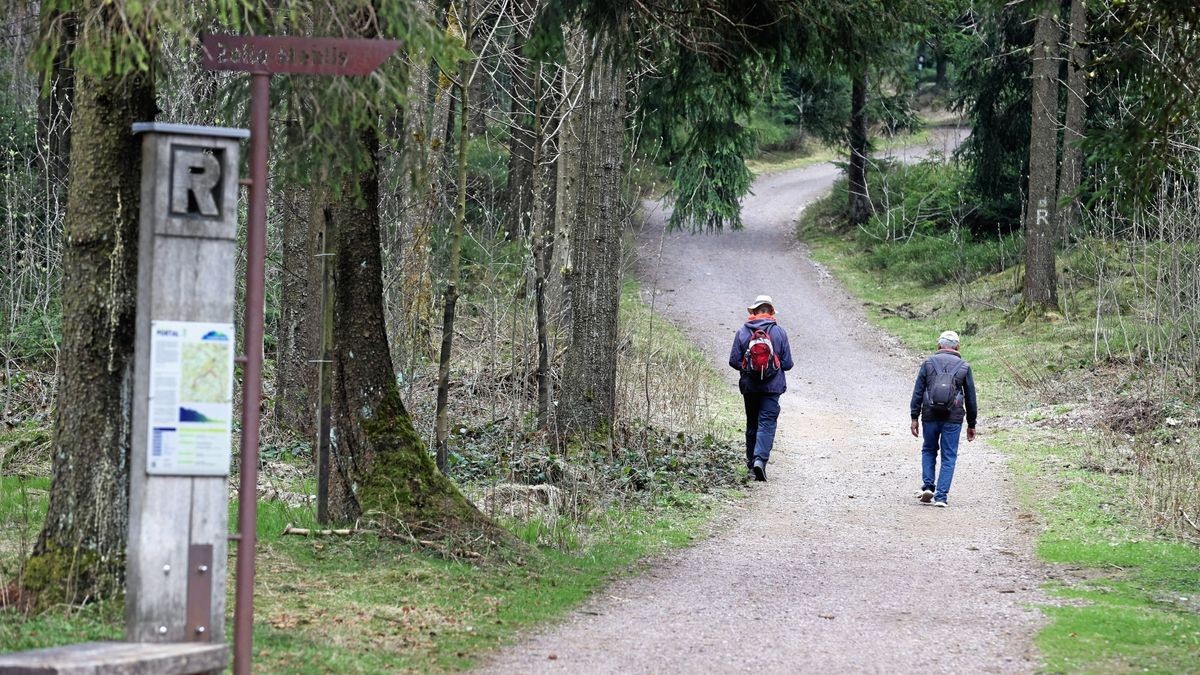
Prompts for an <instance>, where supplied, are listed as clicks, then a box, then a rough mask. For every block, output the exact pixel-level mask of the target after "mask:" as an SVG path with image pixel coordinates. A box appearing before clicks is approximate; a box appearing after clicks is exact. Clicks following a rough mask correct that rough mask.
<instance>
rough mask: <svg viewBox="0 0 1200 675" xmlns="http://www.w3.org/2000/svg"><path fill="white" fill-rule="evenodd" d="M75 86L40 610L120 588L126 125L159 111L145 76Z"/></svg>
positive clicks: (40, 550)
mask: <svg viewBox="0 0 1200 675" xmlns="http://www.w3.org/2000/svg"><path fill="white" fill-rule="evenodd" d="M77 84H78V87H77V88H76V92H75V106H74V107H75V110H74V114H73V116H72V125H73V127H74V132H75V133H74V134H73V139H72V145H71V158H70V186H69V188H68V196H67V218H66V226H65V232H64V234H65V241H66V246H65V248H64V250H63V280H62V305H63V318H62V326H63V330H62V333H63V335H62V347H61V350H60V352H59V373H60V376H59V383H58V399H57V401H56V405H55V417H54V441H53V458H52V460H53V476H52V479H51V487H50V505H49V510H48V512H47V513H46V520H45V523H44V525H43V526H42V531H41V534H40V536H39V537H38V541H37V545H36V546H35V548H34V552H33V555H32V557H31V558H30V559H29V561H28V562H27V563H26V565H25V570H24V582H25V584H26V585H27V586H28V587H29V588H30V589H31V590H33V591H35V592H38V593H40V594H41V595H42V598H43V600H52V601H65V602H75V601H79V600H81V599H83V598H97V597H105V596H110V595H112V594H113V593H115V592H119V591H120V590H121V587H122V582H123V574H124V558H125V540H126V528H127V523H128V519H129V512H128V511H129V497H128V489H129V443H130V427H129V421H130V414H131V411H130V398H131V396H132V391H133V378H132V368H133V338H134V311H135V305H136V293H137V240H138V239H137V232H138V207H139V203H140V192H141V190H140V176H141V171H140V167H141V139H140V138H138V137H136V136H134V135H133V134H132V133H131V131H130V125H132V124H133V123H134V122H140V121H147V120H152V119H154V112H155V106H154V85H153V80H152V78H150V77H149V76H146V75H130V76H127V77H125V78H123V79H120V78H116V77H111V76H110V77H105V78H101V79H96V78H92V77H87V76H80V77H79V78H78V81H77Z"/></svg>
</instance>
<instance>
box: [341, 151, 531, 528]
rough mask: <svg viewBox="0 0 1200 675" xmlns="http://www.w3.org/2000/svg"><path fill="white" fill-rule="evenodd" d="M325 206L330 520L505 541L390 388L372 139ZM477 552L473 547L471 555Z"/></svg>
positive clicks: (392, 380)
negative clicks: (329, 248) (329, 238)
mask: <svg viewBox="0 0 1200 675" xmlns="http://www.w3.org/2000/svg"><path fill="white" fill-rule="evenodd" d="M353 140H354V141H356V142H358V143H362V144H363V146H364V148H365V151H366V157H368V158H369V160H368V161H367V164H366V166H365V167H363V168H361V169H359V170H356V171H351V172H348V174H347V175H346V176H345V177H344V179H343V181H342V186H341V188H342V189H341V191H340V196H339V197H338V198H337V199H336V200H335V201H334V203H333V204H332V205H331V207H330V215H331V218H332V220H333V221H334V222H333V229H334V230H335V232H336V234H335V235H334V236H335V238H336V255H335V261H336V262H335V273H336V282H335V299H334V316H335V320H334V329H333V340H334V350H333V361H334V364H333V366H334V389H333V408H334V426H335V428H336V433H335V434H334V435H333V438H334V442H333V444H332V447H331V454H332V462H331V476H330V515H331V517H332V518H333V519H334V520H336V521H339V522H343V523H354V522H361V521H368V522H372V523H375V524H378V525H379V526H381V527H383V528H387V529H392V530H394V531H397V532H405V533H412V534H414V535H422V536H428V537H434V538H437V537H445V538H450V539H458V538H459V537H460V536H478V535H479V534H482V535H484V537H485V538H486V539H487V540H488V541H492V542H495V541H499V540H505V541H507V540H509V539H510V538H509V537H508V536H507V535H506V534H505V533H504V532H503V531H502V530H500V529H499V528H497V527H496V526H495V525H494V524H492V523H491V521H489V520H488V519H487V518H486V517H485V516H484V515H483V514H482V513H480V512H479V510H478V509H476V508H475V507H474V506H473V505H472V504H471V503H470V502H469V501H467V499H466V498H465V497H463V496H462V494H461V493H459V491H458V489H457V488H455V487H454V485H453V484H452V483H451V482H450V480H449V479H448V478H446V477H445V476H444V475H442V474H441V473H440V472H438V470H437V468H436V467H435V465H434V463H433V460H432V459H431V458H430V456H429V453H428V452H426V450H425V444H424V443H423V442H422V441H421V437H420V436H419V435H418V434H417V432H416V430H415V429H414V428H413V425H412V420H411V418H410V417H409V415H408V411H407V410H405V407H404V402H403V401H402V400H401V398H400V392H399V390H398V389H397V386H396V379H395V375H394V371H393V369H392V358H391V352H390V351H389V350H388V340H387V334H386V331H385V328H384V311H383V281H382V272H383V270H382V256H381V254H380V237H379V235H380V229H379V228H380V225H379V206H378V204H379V161H378V157H377V155H378V146H379V141H378V137H377V136H376V135H375V133H374V132H363V133H362V135H361V136H360V137H359V138H356V139H353ZM476 550H478V549H476Z"/></svg>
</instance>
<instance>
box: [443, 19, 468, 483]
mask: <svg viewBox="0 0 1200 675" xmlns="http://www.w3.org/2000/svg"><path fill="white" fill-rule="evenodd" d="M470 7H471V4H470V2H467V3H466V5H465V8H464V15H465V16H466V19H465V20H464V22H463V24H464V25H465V26H468V27H469V26H470V25H471V23H470V21H471V19H470ZM470 74H471V59H464V60H463V62H462V67H461V68H460V69H459V80H458V95H459V106H458V181H457V183H458V206H457V209H456V211H455V214H454V228H453V229H452V230H451V234H450V271H449V272H448V276H447V279H446V294H445V296H444V298H443V299H442V311H443V314H442V349H441V353H440V354H439V355H438V387H437V407H436V417H435V422H434V435H435V438H436V442H437V444H436V448H437V467H438V469H439V470H440V471H441V472H442V473H444V474H449V472H450V454H449V453H450V450H449V448H448V447H447V445H446V443H447V439H448V438H449V432H450V410H449V407H450V359H451V356H452V355H453V351H454V312H455V309H456V307H457V305H458V293H459V290H458V285H459V283H460V282H461V281H462V240H463V233H464V231H465V230H466V227H467V140H468V137H469V136H470V135H471V129H470V119H471V108H470V99H471V83H470V82H469V77H470Z"/></svg>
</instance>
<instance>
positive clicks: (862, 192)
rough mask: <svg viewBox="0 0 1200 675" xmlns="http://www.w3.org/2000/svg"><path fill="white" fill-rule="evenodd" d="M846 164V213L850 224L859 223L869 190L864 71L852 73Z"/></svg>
mask: <svg viewBox="0 0 1200 675" xmlns="http://www.w3.org/2000/svg"><path fill="white" fill-rule="evenodd" d="M848 134H849V138H850V164H849V166H848V167H847V168H846V177H847V179H848V180H849V182H850V204H849V206H848V208H849V212H848V213H849V217H850V223H851V224H853V225H862V224H863V223H865V222H867V220H868V219H869V218H870V217H871V213H872V211H873V209H872V207H871V197H870V193H869V192H868V191H867V153H869V152H870V148H869V147H868V146H867V75H866V73H863V74H861V75H856V76H855V77H854V83H853V85H852V86H851V89H850V126H849V128H848Z"/></svg>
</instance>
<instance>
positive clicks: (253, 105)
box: [233, 72, 271, 675]
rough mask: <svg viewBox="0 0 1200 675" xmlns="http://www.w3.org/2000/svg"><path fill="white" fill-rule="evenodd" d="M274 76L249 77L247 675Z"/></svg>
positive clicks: (242, 662)
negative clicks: (269, 150) (269, 124)
mask: <svg viewBox="0 0 1200 675" xmlns="http://www.w3.org/2000/svg"><path fill="white" fill-rule="evenodd" d="M270 87H271V75H270V74H269V73H265V72H254V73H251V74H250V206H249V214H248V216H249V217H248V219H247V224H246V324H245V328H244V330H245V333H246V339H245V346H246V370H245V374H244V377H243V380H242V448H241V458H242V459H241V471H242V475H241V479H242V480H241V488H240V489H239V490H238V533H239V534H240V535H241V537H240V538H239V540H238V555H237V593H236V596H235V598H234V615H233V635H234V644H233V672H234V673H236V674H237V675H249V674H250V663H251V659H252V655H253V646H254V554H255V547H256V545H257V543H258V541H257V540H258V536H257V534H258V530H257V527H258V525H257V521H258V423H259V407H260V402H261V399H262V357H263V303H264V287H265V281H264V274H265V268H266V258H267V146H268V137H267V135H268V122H269V119H268V108H269V106H270V97H271V92H270Z"/></svg>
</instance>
